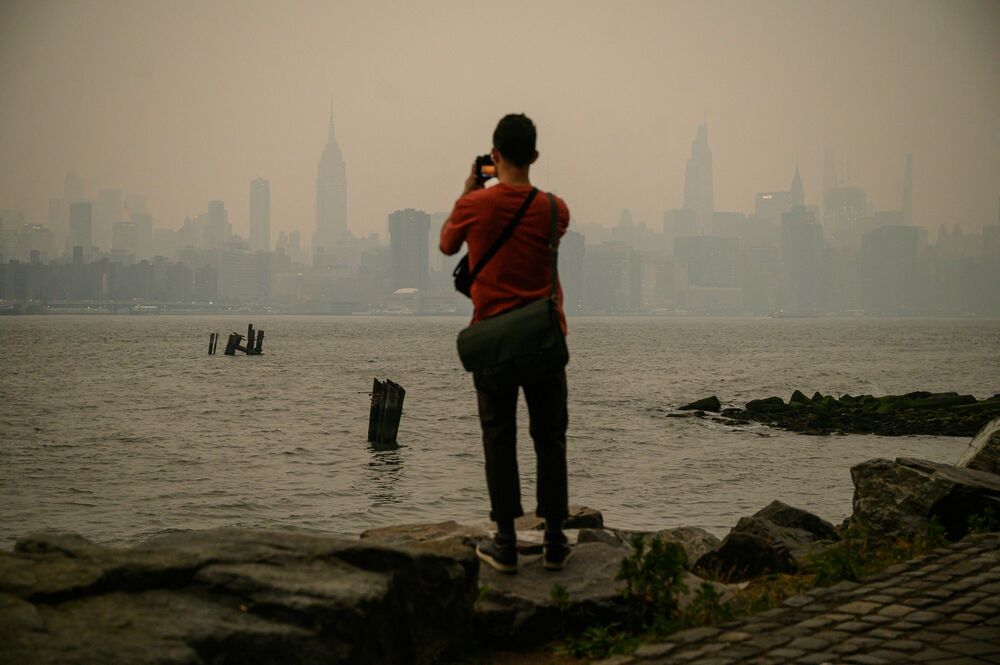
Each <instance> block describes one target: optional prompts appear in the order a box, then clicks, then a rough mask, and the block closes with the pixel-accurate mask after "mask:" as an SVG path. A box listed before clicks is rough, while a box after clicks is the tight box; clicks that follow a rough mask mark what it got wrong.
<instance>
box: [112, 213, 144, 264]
mask: <svg viewBox="0 0 1000 665" xmlns="http://www.w3.org/2000/svg"><path fill="white" fill-rule="evenodd" d="M111 251H112V252H116V253H122V254H128V255H130V256H132V257H133V258H135V257H136V256H138V254H139V227H138V226H136V224H135V222H130V221H129V222H125V221H122V222H115V226H114V229H113V232H112V238H111Z"/></svg>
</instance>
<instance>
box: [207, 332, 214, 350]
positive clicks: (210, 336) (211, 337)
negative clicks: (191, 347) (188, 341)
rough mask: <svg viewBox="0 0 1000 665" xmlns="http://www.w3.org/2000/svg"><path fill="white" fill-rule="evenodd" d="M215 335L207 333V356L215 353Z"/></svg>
mask: <svg viewBox="0 0 1000 665" xmlns="http://www.w3.org/2000/svg"><path fill="white" fill-rule="evenodd" d="M214 344H215V333H208V355H212V354H213V353H215V350H214V349H215V347H214Z"/></svg>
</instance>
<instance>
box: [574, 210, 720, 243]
mask: <svg viewBox="0 0 1000 665" xmlns="http://www.w3.org/2000/svg"><path fill="white" fill-rule="evenodd" d="M701 233H702V230H701V228H700V227H699V225H698V213H697V212H695V211H694V210H690V209H688V208H674V209H673V210H668V211H666V212H665V213H663V235H664V237H665V238H666V240H667V245H668V248H672V247H673V242H674V240H675V239H677V238H685V237H689V236H698V235H701ZM588 237H589V236H588Z"/></svg>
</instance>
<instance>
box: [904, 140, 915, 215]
mask: <svg viewBox="0 0 1000 665" xmlns="http://www.w3.org/2000/svg"><path fill="white" fill-rule="evenodd" d="M912 223H913V155H907V156H906V166H905V167H904V168H903V224H912Z"/></svg>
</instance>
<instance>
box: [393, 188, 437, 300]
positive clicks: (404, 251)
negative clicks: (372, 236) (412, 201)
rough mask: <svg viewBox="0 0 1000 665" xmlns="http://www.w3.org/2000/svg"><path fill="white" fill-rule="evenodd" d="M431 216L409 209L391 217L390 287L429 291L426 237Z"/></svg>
mask: <svg viewBox="0 0 1000 665" xmlns="http://www.w3.org/2000/svg"><path fill="white" fill-rule="evenodd" d="M430 226H431V216H430V215H429V214H428V213H426V212H424V211H422V210H414V209H413V208H407V209H406V210H397V211H396V212H394V213H392V214H390V215H389V255H390V272H391V283H390V288H391V289H392V290H393V291H396V290H397V289H403V288H414V289H426V288H427V278H428V274H429V272H430V270H429V267H428V259H427V237H428V233H429V231H430Z"/></svg>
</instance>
